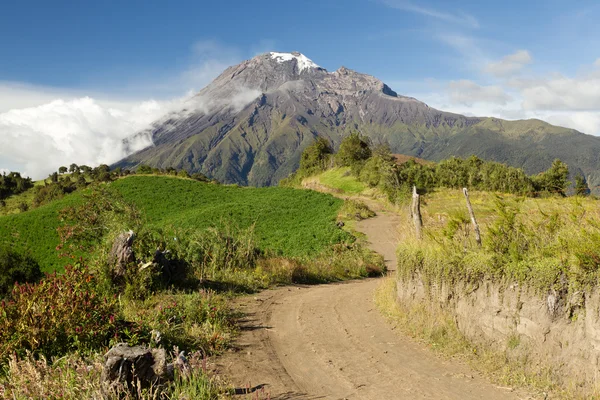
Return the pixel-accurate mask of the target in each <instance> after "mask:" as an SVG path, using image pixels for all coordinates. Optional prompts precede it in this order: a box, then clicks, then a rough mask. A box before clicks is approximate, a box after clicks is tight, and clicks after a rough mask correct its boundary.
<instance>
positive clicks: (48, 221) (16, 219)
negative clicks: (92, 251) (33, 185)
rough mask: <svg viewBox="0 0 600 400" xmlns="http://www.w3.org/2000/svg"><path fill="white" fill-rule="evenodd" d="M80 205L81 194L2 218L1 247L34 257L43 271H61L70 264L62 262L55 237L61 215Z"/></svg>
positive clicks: (0, 218) (0, 225) (56, 237)
mask: <svg viewBox="0 0 600 400" xmlns="http://www.w3.org/2000/svg"><path fill="white" fill-rule="evenodd" d="M80 201H81V194H80V193H74V194H72V195H69V196H66V197H64V198H63V199H60V200H57V201H55V202H53V203H51V204H48V205H45V206H42V207H39V208H36V209H33V210H30V211H27V212H24V213H19V214H10V215H6V216H0V244H8V245H10V246H11V247H13V248H14V249H15V250H17V251H19V252H22V253H25V254H29V255H31V256H32V257H33V258H34V259H35V260H36V261H37V262H38V263H39V264H40V267H41V268H42V271H45V272H51V271H54V270H62V269H63V268H64V266H65V265H66V264H68V263H69V261H70V260H66V259H62V258H59V256H58V251H56V246H58V244H59V240H58V235H57V233H56V228H57V227H58V226H59V220H58V212H59V211H60V210H61V209H63V208H64V207H67V206H69V205H73V204H76V203H78V202H80Z"/></svg>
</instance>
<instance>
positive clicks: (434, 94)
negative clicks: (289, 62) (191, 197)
mask: <svg viewBox="0 0 600 400" xmlns="http://www.w3.org/2000/svg"><path fill="white" fill-rule="evenodd" d="M599 19H600V3H599V2H597V1H578V2H567V1H558V0H550V1H518V2H517V1H505V2H489V1H470V0H469V1H467V0H465V1H452V2H451V1H433V0H427V1H416V0H415V1H404V0H347V1H333V0H319V1H314V0H307V1H271V0H264V1H260V2H249V1H220V2H216V1H210V2H208V1H204V2H198V1H172V2H164V1H118V2H117V1H114V2H112V1H103V2H94V3H92V2H87V1H53V2H47V1H38V2H35V1H33V2H6V4H3V6H2V13H1V14H0V49H1V50H2V56H1V57H0V168H5V169H17V168H19V169H21V170H24V171H27V172H29V173H30V174H33V175H40V174H43V173H45V172H46V169H48V168H50V167H54V164H56V163H59V162H60V161H61V159H64V158H65V157H67V158H69V159H70V160H71V159H78V160H84V161H85V160H89V161H87V162H89V163H94V162H104V161H106V162H108V161H111V160H113V159H114V158H115V157H117V156H119V155H120V154H119V151H117V150H114V149H115V148H116V147H118V144H117V143H118V142H119V141H120V140H121V138H122V137H123V136H127V135H129V134H131V133H132V131H133V130H136V129H140V128H142V127H143V126H145V125H147V124H148V123H149V122H150V121H152V120H153V119H154V118H156V117H158V116H160V115H161V114H163V113H164V112H166V111H168V110H169V109H171V107H173V106H174V104H175V103H177V101H179V100H180V99H182V98H185V97H186V96H188V95H189V94H190V93H193V92H194V91H197V90H199V89H201V88H202V87H203V86H204V85H206V84H207V83H208V82H210V80H212V79H213V78H214V77H215V76H217V75H218V74H219V73H220V72H221V71H222V70H223V69H224V68H225V67H227V66H228V65H232V64H235V63H238V62H240V61H242V60H244V59H247V58H251V57H253V56H254V55H256V54H259V53H262V52H266V51H271V50H274V51H281V52H288V51H300V52H302V53H304V54H305V55H306V56H308V57H309V58H311V59H312V60H313V61H315V62H316V63H317V64H319V65H321V66H323V67H325V68H327V69H329V70H335V69H337V68H339V67H340V66H342V65H344V66H346V67H348V68H352V69H355V70H357V71H360V72H364V73H368V74H371V75H374V76H376V77H378V78H380V79H382V80H383V81H384V82H386V83H388V85H390V86H391V87H392V88H393V89H394V90H396V91H397V92H399V93H401V94H405V95H410V96H414V97H417V98H419V99H420V100H423V101H425V102H427V103H428V104H430V105H431V106H434V107H437V108H441V109H445V110H449V111H455V112H460V113H464V114H467V115H493V116H498V117H502V118H507V119H519V118H532V117H535V118H541V119H545V120H547V121H549V122H551V123H555V124H559V125H565V126H569V127H573V128H575V129H578V130H581V131H583V132H586V133H590V134H600V24H598V23H597V21H598V20H599ZM34 145H37V147H39V148H41V149H43V152H42V153H40V154H37V153H36V152H33V153H32V151H31V148H32V146H34ZM40 159H41V160H42V161H43V162H41V161H40Z"/></svg>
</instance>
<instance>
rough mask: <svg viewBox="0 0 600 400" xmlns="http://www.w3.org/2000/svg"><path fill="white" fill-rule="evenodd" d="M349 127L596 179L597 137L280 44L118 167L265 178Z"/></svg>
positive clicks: (435, 156)
mask: <svg viewBox="0 0 600 400" xmlns="http://www.w3.org/2000/svg"><path fill="white" fill-rule="evenodd" d="M353 130H359V131H360V132H362V133H363V134H365V135H367V136H369V137H370V138H371V140H372V141H373V143H375V144H377V143H388V144H389V145H390V147H391V150H392V151H393V152H394V153H401V154H406V155H412V156H418V157H421V158H425V159H428V160H434V161H435V160H441V159H443V158H447V157H450V156H469V155H471V154H475V155H477V156H480V157H482V158H484V159H487V160H495V161H499V162H504V163H507V164H510V165H513V166H516V167H523V168H524V169H525V171H526V172H527V173H529V174H532V173H537V172H541V171H543V170H545V169H547V168H549V167H550V165H551V163H552V161H553V160H554V159H555V158H560V159H561V160H563V161H564V162H566V163H567V164H569V166H570V167H571V173H572V174H578V173H580V174H584V175H585V176H586V178H587V180H588V182H589V183H590V185H592V186H593V185H598V184H600V159H599V157H600V138H598V137H595V136H591V135H585V134H583V133H580V132H578V131H575V130H573V129H567V128H561V127H557V126H553V125H550V124H548V123H546V122H543V121H540V120H521V121H505V120H501V119H497V118H474V117H465V116H463V115H459V114H452V113H448V112H444V111H439V110H436V109H434V108H431V107H429V106H428V105H427V104H425V103H423V102H421V101H418V100H416V99H414V98H411V97H406V96H401V95H398V94H397V93H396V92H394V91H393V90H392V89H390V88H389V87H388V86H387V85H385V84H384V83H383V82H382V81H380V80H378V79H376V78H374V77H372V76H369V75H365V74H362V73H358V72H355V71H352V70H350V69H348V68H345V67H341V68H339V69H338V70H336V71H334V72H328V71H326V70H325V69H323V68H321V67H319V66H318V65H317V64H315V63H314V62H312V61H311V60H310V59H308V58H307V57H306V56H304V55H302V54H300V53H274V52H271V53H266V54H262V55H259V56H256V57H254V58H252V59H250V60H247V61H244V62H242V63H241V64H239V65H235V66H232V67H229V68H228V69H227V70H225V71H224V72H223V73H222V74H221V75H220V76H219V77H218V78H216V79H215V80H214V81H213V82H211V83H210V84H209V85H208V86H206V87H205V88H204V89H202V90H201V91H200V92H199V93H198V94H197V95H195V96H193V97H192V98H190V99H189V100H188V101H187V102H186V104H185V109H184V110H181V111H179V112H174V113H172V114H170V115H169V116H168V117H167V118H164V119H162V120H160V121H157V122H155V123H154V124H153V126H152V128H151V129H150V130H149V131H145V132H140V133H139V134H138V135H137V136H138V137H139V136H148V137H151V139H152V142H153V145H152V146H150V147H148V148H146V149H143V150H141V151H139V152H137V153H134V154H132V155H130V156H128V157H127V158H125V159H123V160H121V161H120V162H119V163H117V164H116V166H120V167H127V168H135V167H136V166H138V165H140V164H148V165H150V166H153V167H159V168H167V167H174V168H178V169H181V168H184V169H186V170H188V171H189V172H202V173H204V174H206V175H208V176H210V177H212V178H216V179H218V180H220V181H222V182H225V183H238V184H242V185H252V186H268V185H274V184H276V183H277V182H278V181H279V180H280V179H282V178H284V177H286V176H287V175H289V174H290V173H291V172H293V171H294V170H295V169H296V168H297V167H298V164H299V160H300V155H301V153H302V150H303V149H304V148H305V147H306V146H307V145H309V144H310V143H311V142H312V141H313V140H314V138H315V137H316V136H323V137H325V138H327V139H329V140H330V141H331V143H332V144H333V145H334V147H336V146H338V145H339V143H340V141H341V139H342V138H343V136H344V135H347V134H348V133H349V132H350V131H353ZM135 139H136V137H132V138H130V139H128V141H129V142H131V143H134V142H135Z"/></svg>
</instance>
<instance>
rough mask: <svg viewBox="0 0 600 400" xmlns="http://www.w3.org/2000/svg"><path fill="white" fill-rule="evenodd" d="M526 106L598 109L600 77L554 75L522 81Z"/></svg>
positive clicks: (524, 104) (527, 108) (591, 75)
mask: <svg viewBox="0 0 600 400" xmlns="http://www.w3.org/2000/svg"><path fill="white" fill-rule="evenodd" d="M521 84H522V86H523V88H522V95H523V108H525V109H526V110H537V109H543V110H555V111H598V110H600V76H595V75H594V74H589V75H585V76H577V77H573V78H570V77H564V76H554V77H550V78H547V79H537V80H535V81H532V82H527V81H523V82H521Z"/></svg>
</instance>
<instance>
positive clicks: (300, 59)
mask: <svg viewBox="0 0 600 400" xmlns="http://www.w3.org/2000/svg"><path fill="white" fill-rule="evenodd" d="M269 56H271V58H272V59H274V60H276V61H277V62H278V63H284V62H288V61H293V60H296V65H297V66H298V71H300V72H302V71H304V70H305V69H312V68H318V69H322V68H321V67H319V66H318V65H317V64H316V63H315V62H313V60H311V59H310V58H308V57H306V56H305V55H304V54H302V53H299V52H297V51H293V52H291V53H277V52H275V51H271V52H270V53H269Z"/></svg>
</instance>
